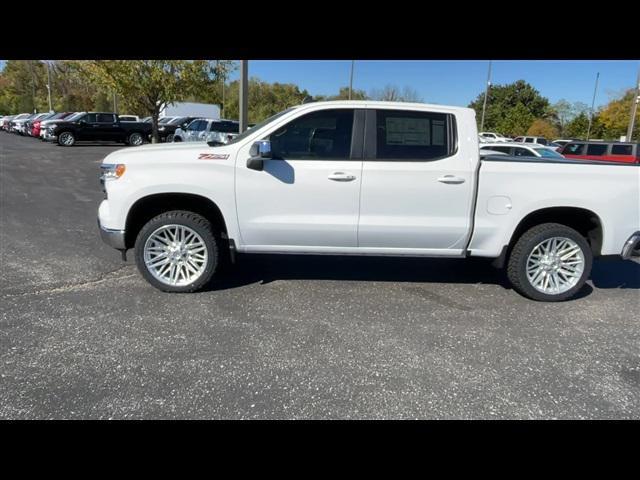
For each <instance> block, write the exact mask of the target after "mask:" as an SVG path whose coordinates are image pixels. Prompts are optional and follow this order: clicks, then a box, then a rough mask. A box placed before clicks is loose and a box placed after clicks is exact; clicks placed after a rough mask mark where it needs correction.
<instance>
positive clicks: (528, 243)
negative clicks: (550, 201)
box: [517, 225, 593, 302]
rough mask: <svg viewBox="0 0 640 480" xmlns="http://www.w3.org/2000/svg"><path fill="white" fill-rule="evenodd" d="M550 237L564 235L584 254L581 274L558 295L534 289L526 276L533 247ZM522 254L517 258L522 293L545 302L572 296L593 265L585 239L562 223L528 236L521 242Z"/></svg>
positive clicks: (580, 287)
mask: <svg viewBox="0 0 640 480" xmlns="http://www.w3.org/2000/svg"><path fill="white" fill-rule="evenodd" d="M551 237H566V238H569V239H571V240H573V241H574V242H576V243H577V244H578V246H579V247H580V248H581V249H582V254H583V255H584V270H583V272H582V276H581V277H580V279H579V280H578V282H577V283H576V284H575V285H574V286H573V287H572V288H570V289H569V290H567V291H566V292H563V293H561V294H558V295H549V294H546V293H543V292H540V291H538V290H536V289H535V288H534V287H533V285H531V283H530V282H529V279H528V277H527V260H528V258H529V255H530V254H531V252H532V251H533V249H534V248H535V247H536V246H537V245H538V244H539V243H541V242H543V241H544V240H547V239H549V238H551ZM522 247H523V252H524V253H523V254H522V255H521V256H520V257H519V258H518V259H517V275H518V280H519V284H520V286H521V289H522V290H524V292H523V293H524V294H525V295H526V296H528V297H529V298H532V299H533V300H538V301H545V302H554V301H555V302H558V301H564V300H568V299H570V298H571V297H573V296H574V295H575V294H576V293H577V292H578V291H579V290H581V289H582V287H583V286H584V284H585V282H586V281H587V279H588V278H589V275H590V274H591V267H592V265H593V254H592V252H591V247H590V246H589V243H588V242H587V240H586V239H585V238H584V237H583V236H582V235H580V234H579V233H578V232H577V231H575V230H574V229H572V228H569V227H565V226H562V225H558V226H554V227H552V228H548V229H545V230H544V231H541V232H539V233H537V234H535V235H532V236H529V237H528V238H526V240H524V242H523V245H522Z"/></svg>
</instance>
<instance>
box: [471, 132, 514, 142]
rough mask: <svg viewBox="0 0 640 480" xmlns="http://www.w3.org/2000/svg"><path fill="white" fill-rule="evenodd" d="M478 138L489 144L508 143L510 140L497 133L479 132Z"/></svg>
mask: <svg viewBox="0 0 640 480" xmlns="http://www.w3.org/2000/svg"><path fill="white" fill-rule="evenodd" d="M479 135H480V137H481V138H483V139H485V140H487V141H489V142H494V143H495V142H510V141H511V139H510V138H507V137H505V136H504V135H500V134H499V133H495V132H480V133H479Z"/></svg>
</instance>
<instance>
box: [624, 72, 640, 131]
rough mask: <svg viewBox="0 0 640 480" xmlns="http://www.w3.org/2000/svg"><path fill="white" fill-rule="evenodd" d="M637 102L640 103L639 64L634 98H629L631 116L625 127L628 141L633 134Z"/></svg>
mask: <svg viewBox="0 0 640 480" xmlns="http://www.w3.org/2000/svg"><path fill="white" fill-rule="evenodd" d="M638 103H640V66H639V67H638V81H637V82H636V94H635V98H633V99H632V100H631V118H630V119H629V128H628V129H627V142H630V141H631V137H632V136H633V127H634V125H635V122H636V113H637V112H638Z"/></svg>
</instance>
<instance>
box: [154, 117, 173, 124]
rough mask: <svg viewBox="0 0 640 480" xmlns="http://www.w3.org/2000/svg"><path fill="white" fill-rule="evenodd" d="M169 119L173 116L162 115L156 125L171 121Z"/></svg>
mask: <svg viewBox="0 0 640 480" xmlns="http://www.w3.org/2000/svg"><path fill="white" fill-rule="evenodd" d="M171 120H173V117H162V118H161V119H160V120H158V125H160V124H161V123H171Z"/></svg>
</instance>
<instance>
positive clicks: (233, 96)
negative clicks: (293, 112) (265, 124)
mask: <svg viewBox="0 0 640 480" xmlns="http://www.w3.org/2000/svg"><path fill="white" fill-rule="evenodd" d="M239 89H240V84H239V81H237V80H236V81H233V82H231V83H230V84H229V87H228V88H227V90H226V91H225V98H226V106H225V116H226V117H227V118H229V119H233V120H237V119H238V118H239V116H240V105H239V101H240V93H239V92H240V91H239ZM248 97H249V99H248V103H249V105H248V115H249V119H248V121H249V123H257V122H260V121H262V120H264V119H265V118H267V117H270V116H271V115H275V114H276V113H278V112H281V111H282V110H285V109H287V108H289V107H292V106H294V105H300V104H301V103H302V102H303V101H304V100H305V98H307V97H309V92H307V91H306V90H300V88H299V87H298V86H297V85H294V84H292V83H268V82H263V81H262V80H260V79H258V78H251V79H249V92H248Z"/></svg>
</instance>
